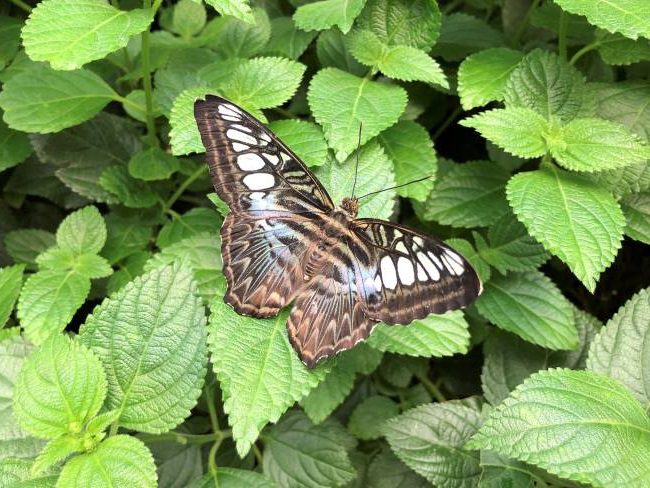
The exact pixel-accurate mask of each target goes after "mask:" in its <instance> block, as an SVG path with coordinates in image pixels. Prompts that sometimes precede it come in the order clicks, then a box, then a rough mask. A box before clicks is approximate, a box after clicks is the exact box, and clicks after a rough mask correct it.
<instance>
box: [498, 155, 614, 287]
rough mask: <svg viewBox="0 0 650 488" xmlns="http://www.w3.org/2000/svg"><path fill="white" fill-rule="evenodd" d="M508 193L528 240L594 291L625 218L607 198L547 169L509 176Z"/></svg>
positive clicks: (574, 178) (574, 177)
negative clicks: (531, 237)
mask: <svg viewBox="0 0 650 488" xmlns="http://www.w3.org/2000/svg"><path fill="white" fill-rule="evenodd" d="M507 194H508V200H509V201H510V205H511V206H512V208H513V210H514V212H515V214H516V215H517V218H518V219H519V220H520V221H521V222H522V223H523V224H524V225H525V226H526V229H528V232H529V233H530V235H531V236H533V237H534V238H535V239H537V240H538V241H539V242H541V243H542V245H543V246H544V247H545V248H546V250H547V251H549V252H550V253H551V254H553V255H555V256H557V257H558V258H560V259H561V260H562V261H564V262H565V263H566V264H567V265H568V266H569V268H571V271H573V274H575V275H576V276H577V277H578V279H580V281H582V283H583V284H584V285H585V286H586V287H587V289H589V290H590V291H591V292H593V290H594V288H595V287H596V279H597V278H598V276H599V275H600V273H601V272H602V271H603V270H604V269H605V268H607V266H608V265H609V264H610V263H611V262H612V261H613V260H614V257H615V256H616V251H617V250H618V248H619V247H620V245H621V240H622V238H623V228H624V226H625V218H624V217H623V212H621V209H620V207H619V206H618V204H617V203H616V201H615V200H614V198H613V197H612V196H611V194H610V193H609V192H608V191H607V190H604V189H602V188H600V187H598V186H597V185H595V184H593V183H591V182H589V181H587V180H585V179H583V178H581V177H580V176H578V175H573V174H570V173H567V172H565V171H562V170H559V169H556V168H554V167H552V166H546V167H544V168H543V169H541V170H537V171H531V172H527V173H520V174H518V175H516V176H514V177H513V178H511V179H510V181H509V182H508V186H507ZM540 213H543V215H544V216H545V218H544V219H540V218H539V215H540Z"/></svg>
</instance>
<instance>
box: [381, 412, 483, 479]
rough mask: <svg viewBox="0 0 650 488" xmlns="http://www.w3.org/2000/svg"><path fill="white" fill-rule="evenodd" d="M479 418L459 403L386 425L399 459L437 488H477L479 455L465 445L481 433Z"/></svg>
mask: <svg viewBox="0 0 650 488" xmlns="http://www.w3.org/2000/svg"><path fill="white" fill-rule="evenodd" d="M479 425H480V414H479V412H478V411H477V410H475V409H473V408H470V407H469V406H466V405H463V404H461V403H460V402H445V403H430V404H427V405H422V406H419V407H416V408H413V409H411V410H407V411H406V412H404V413H403V414H402V415H399V416H397V417H395V418H393V419H391V420H389V421H388V422H386V423H385V424H384V429H383V430H384V433H385V435H386V440H387V441H388V443H389V444H390V447H391V449H392V450H393V452H394V453H395V454H396V455H397V457H398V458H399V459H400V460H401V461H402V462H404V464H406V465H407V466H409V467H410V468H411V469H413V470H414V471H415V472H416V473H419V474H421V475H422V476H424V477H425V478H426V479H427V480H429V482H431V483H433V484H435V485H436V486H447V487H450V488H451V487H459V488H470V487H472V486H476V483H477V482H478V480H479V477H480V474H481V471H480V469H479V464H478V461H479V459H478V453H473V452H470V451H466V450H464V449H463V445H464V444H465V443H466V442H467V441H468V440H469V438H470V437H471V436H472V435H473V434H474V433H475V432H476V431H477V430H478V427H479Z"/></svg>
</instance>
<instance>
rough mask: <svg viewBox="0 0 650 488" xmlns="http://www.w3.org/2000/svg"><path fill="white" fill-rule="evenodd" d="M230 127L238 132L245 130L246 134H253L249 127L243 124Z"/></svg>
mask: <svg viewBox="0 0 650 488" xmlns="http://www.w3.org/2000/svg"><path fill="white" fill-rule="evenodd" d="M230 127H231V128H233V129H237V130H243V131H244V132H248V133H249V134H250V133H251V132H252V131H251V130H250V129H249V128H248V127H246V126H245V125H241V124H232V125H231V126H230Z"/></svg>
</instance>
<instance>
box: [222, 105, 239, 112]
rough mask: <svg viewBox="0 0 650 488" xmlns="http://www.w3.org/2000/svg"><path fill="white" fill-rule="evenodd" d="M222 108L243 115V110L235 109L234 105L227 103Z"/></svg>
mask: <svg viewBox="0 0 650 488" xmlns="http://www.w3.org/2000/svg"><path fill="white" fill-rule="evenodd" d="M222 107H225V108H227V109H229V110H232V111H233V112H235V113H236V114H240V113H241V110H240V109H239V107H235V106H234V105H233V104H232V103H226V104H225V105H222Z"/></svg>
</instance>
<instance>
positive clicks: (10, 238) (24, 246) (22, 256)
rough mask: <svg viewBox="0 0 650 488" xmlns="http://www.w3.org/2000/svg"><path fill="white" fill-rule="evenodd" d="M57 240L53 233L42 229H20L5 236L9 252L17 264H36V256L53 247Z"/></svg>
mask: <svg viewBox="0 0 650 488" xmlns="http://www.w3.org/2000/svg"><path fill="white" fill-rule="evenodd" d="M55 243H56V238H55V236H54V234H52V233H51V232H47V231H44V230H41V229H19V230H12V231H11V232H8V233H7V235H6V236H5V246H6V247H7V252H8V253H9V255H10V256H11V257H12V258H13V260H14V261H15V262H16V263H24V264H27V265H33V264H36V256H38V255H39V254H40V253H42V252H43V251H45V250H46V249H47V248H49V247H52V246H53V245H54V244H55Z"/></svg>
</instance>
